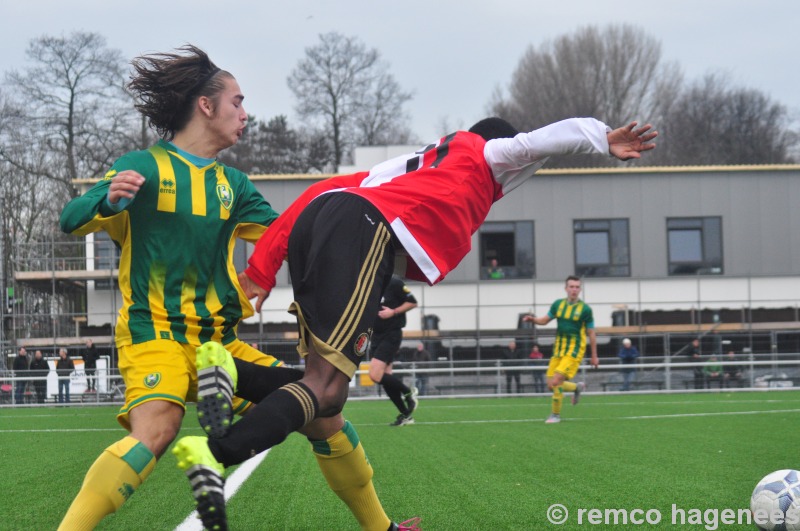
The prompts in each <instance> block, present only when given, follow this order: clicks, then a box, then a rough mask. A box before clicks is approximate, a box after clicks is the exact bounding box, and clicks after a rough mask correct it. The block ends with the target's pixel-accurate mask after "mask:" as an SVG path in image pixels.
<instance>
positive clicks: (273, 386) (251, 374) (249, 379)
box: [233, 358, 305, 404]
mask: <svg viewBox="0 0 800 531" xmlns="http://www.w3.org/2000/svg"><path fill="white" fill-rule="evenodd" d="M233 363H235V364H236V371H237V372H238V373H239V381H238V383H237V384H236V396H238V397H240V398H244V399H245V400H249V401H250V402H253V403H254V404H258V403H259V402H261V401H262V400H264V398H266V397H267V396H269V394H270V393H272V392H273V391H276V390H278V389H280V388H281V387H283V386H284V385H286V384H290V383H292V382H296V381H297V380H299V379H300V378H302V377H303V375H304V374H305V373H304V372H303V371H301V370H299V369H290V368H288V367H265V366H264V365H258V364H255V363H250V362H249V361H242V360H240V359H237V358H233Z"/></svg>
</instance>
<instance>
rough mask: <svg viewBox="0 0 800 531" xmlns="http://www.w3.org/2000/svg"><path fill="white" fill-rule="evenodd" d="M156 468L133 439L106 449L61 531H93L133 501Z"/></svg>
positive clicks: (149, 454)
mask: <svg viewBox="0 0 800 531" xmlns="http://www.w3.org/2000/svg"><path fill="white" fill-rule="evenodd" d="M155 465H156V458H155V456H154V455H153V453H152V452H151V451H150V450H148V449H147V447H146V446H145V445H143V444H142V443H140V442H139V441H137V440H136V439H134V438H133V437H130V436H129V437H125V438H124V439H121V440H119V441H117V442H115V443H114V444H112V445H111V446H109V447H108V448H106V449H105V450H104V451H103V453H102V454H100V457H98V458H97V460H95V462H94V464H92V466H91V467H90V468H89V471H88V472H87V473H86V477H85V478H84V480H83V485H82V486H81V490H80V492H78V495H77V496H75V499H74V500H73V501H72V505H70V507H69V510H68V511H67V514H66V515H65V516H64V520H63V521H62V522H61V525H60V526H59V527H58V529H59V531H80V530H84V529H86V530H92V529H94V528H95V527H96V526H97V524H98V523H100V520H102V519H103V518H104V517H105V516H106V515H108V514H111V513H113V512H115V511H116V510H117V509H119V508H120V506H121V505H122V504H123V503H124V502H125V500H127V499H128V498H130V496H131V494H133V493H134V491H135V490H136V489H137V488H138V487H139V485H141V484H142V482H143V481H144V480H145V478H147V476H148V475H150V472H152V470H153V467H155Z"/></svg>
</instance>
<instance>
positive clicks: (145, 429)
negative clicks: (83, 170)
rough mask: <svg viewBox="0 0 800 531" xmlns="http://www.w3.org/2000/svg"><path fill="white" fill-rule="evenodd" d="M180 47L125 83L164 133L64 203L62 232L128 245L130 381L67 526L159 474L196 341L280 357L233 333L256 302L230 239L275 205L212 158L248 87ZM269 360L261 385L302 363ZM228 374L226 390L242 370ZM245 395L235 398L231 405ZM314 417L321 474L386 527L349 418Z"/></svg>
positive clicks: (126, 372) (74, 526) (186, 394)
mask: <svg viewBox="0 0 800 531" xmlns="http://www.w3.org/2000/svg"><path fill="white" fill-rule="evenodd" d="M180 52H181V53H167V54H154V55H147V56H143V57H139V58H137V59H136V60H134V62H133V66H134V70H135V72H134V76H133V78H132V80H131V82H130V83H129V85H128V87H129V89H130V91H131V92H132V93H133V94H134V96H136V98H137V104H136V108H137V109H138V110H139V112H141V113H142V115H144V116H145V117H146V118H147V119H148V120H149V122H150V125H151V126H152V127H153V128H154V129H155V130H156V131H157V132H158V134H159V135H160V137H161V140H159V141H158V143H157V144H156V145H154V146H152V147H150V148H149V149H145V150H142V151H135V152H131V153H128V154H126V155H124V156H122V157H121V158H120V159H118V160H117V161H116V162H115V163H114V165H113V166H112V167H111V169H110V170H109V171H108V172H107V173H106V174H105V178H103V179H102V180H101V181H100V182H98V183H97V184H96V185H95V186H94V187H92V188H91V189H90V190H88V191H87V192H86V193H85V194H83V195H82V196H80V197H78V198H75V199H73V200H72V201H70V202H69V203H68V204H67V205H66V206H65V207H64V210H63V212H62V214H61V229H62V230H63V231H64V232H67V233H71V234H75V235H79V236H82V235H86V234H89V233H92V232H96V231H100V230H105V231H106V232H107V233H108V234H109V236H110V237H111V239H112V240H113V241H114V242H115V243H116V244H117V245H118V246H119V248H120V250H121V255H120V263H119V286H120V291H121V292H122V301H123V302H122V307H121V309H120V312H119V318H118V320H117V323H116V327H115V341H116V345H117V348H118V349H119V368H120V372H121V374H122V377H123V380H124V382H125V385H126V391H125V404H124V406H123V407H122V409H121V410H120V411H119V413H118V415H117V419H118V421H119V422H120V424H121V425H122V426H123V427H124V428H125V429H126V430H128V431H129V432H130V433H129V435H127V436H126V437H123V438H122V439H121V440H119V441H117V442H116V443H114V444H112V445H111V446H109V447H108V448H106V449H105V451H103V453H102V454H101V455H100V456H99V457H98V458H97V460H96V461H95V462H94V464H93V465H92V466H91V468H90V469H89V471H88V472H87V474H86V477H85V479H84V482H83V485H82V486H81V489H80V491H79V492H78V494H77V496H76V497H75V499H74V500H73V502H72V504H71V506H70V508H69V510H68V511H67V514H66V515H65V517H64V519H63V521H62V522H61V525H60V527H59V529H60V530H66V531H76V530H91V529H94V528H95V527H96V526H97V525H98V523H99V522H100V521H101V520H102V519H103V518H104V517H105V516H106V515H107V514H110V513H113V512H115V511H116V510H117V509H119V507H120V506H121V505H122V504H123V503H124V502H125V501H126V500H127V499H128V498H129V497H130V496H131V495H132V494H133V493H134V491H135V490H136V489H137V488H138V487H139V486H140V485H141V484H142V482H143V481H144V480H145V479H146V478H147V476H148V475H149V474H150V473H151V471H152V470H153V468H154V467H155V463H156V460H157V459H158V458H159V457H161V455H163V453H164V452H165V451H166V449H167V447H168V446H169V445H170V444H171V443H172V441H173V440H174V439H175V436H176V435H177V433H178V431H179V429H180V426H181V421H182V419H183V416H184V413H185V408H186V402H187V401H191V400H194V399H195V398H198V396H199V400H200V403H201V405H202V401H203V400H204V391H205V389H204V388H203V385H202V378H203V373H202V371H200V378H198V370H197V369H198V366H196V360H198V359H200V356H199V352H198V354H197V356H196V350H197V349H198V347H200V346H201V345H203V344H205V345H212V346H213V345H216V346H217V347H218V348H219V349H222V348H223V347H222V345H224V349H227V350H228V351H229V352H230V353H231V354H232V355H233V357H234V359H235V360H236V362H237V363H242V361H249V362H255V363H257V364H259V365H264V366H266V367H267V368H269V367H277V366H279V365H280V362H279V361H278V360H276V359H275V358H274V357H272V356H267V355H265V354H262V353H260V352H259V351H257V350H256V349H254V348H253V347H251V346H250V345H248V344H246V343H245V342H243V341H241V340H239V339H238V337H237V335H236V327H237V325H238V323H239V321H240V320H241V319H243V318H246V317H249V316H250V315H253V308H252V305H251V304H250V302H249V300H248V298H247V296H245V293H244V291H243V290H242V288H241V286H240V284H239V282H238V280H237V272H236V270H235V268H234V264H233V258H232V253H233V249H234V243H235V239H236V238H241V239H244V240H247V241H256V240H257V239H258V238H259V237H260V236H261V235H262V234H263V233H264V232H265V231H266V230H267V227H268V226H269V225H270V224H271V223H272V222H273V221H274V220H275V219H276V218H277V216H278V214H277V213H276V212H275V211H274V210H273V209H272V207H271V206H270V205H269V203H267V202H266V200H264V198H263V197H262V196H261V195H260V194H259V193H258V192H257V190H256V189H255V187H254V186H253V184H252V183H251V182H250V181H249V179H248V178H247V176H246V175H245V174H244V173H242V172H240V171H238V170H235V169H233V168H229V167H227V166H225V165H223V164H220V163H219V162H217V160H216V157H217V155H218V154H219V152H220V151H221V150H223V149H225V148H228V147H230V146H232V145H234V144H235V143H236V142H237V141H238V140H239V138H241V136H242V134H243V132H244V129H245V126H246V124H247V114H246V113H245V110H244V107H243V106H242V100H243V99H244V96H243V95H242V92H241V89H240V88H239V84H238V83H237V82H236V79H235V78H234V77H233V76H232V75H231V74H230V73H229V72H226V71H225V70H220V69H219V68H218V67H217V66H216V65H214V63H213V62H211V60H210V59H209V57H208V55H206V54H205V52H203V51H202V50H200V49H198V48H196V47H194V46H190V45H187V46H185V47H183V48H181V50H180ZM212 350H213V348H212ZM223 352H224V350H223ZM212 354H213V353H212ZM200 368H201V369H202V368H203V367H200ZM211 370H215V369H214V368H212V369H211ZM229 372H235V370H232V371H229ZM268 372H269V374H270V376H269V379H268V380H269V381H267V385H261V386H260V388H259V391H260V392H262V393H263V394H267V393H268V392H270V391H271V389H269V387H270V386H274V387H275V388H279V387H281V386H282V385H285V384H287V383H289V382H293V381H295V380H297V379H299V378H300V377H302V374H303V373H302V371H299V370H294V369H287V368H275V369H268ZM198 379H199V380H200V381H201V385H198ZM273 380H274V381H273ZM230 384H231V385H230V389H229V391H230V393H231V394H232V392H233V389H234V388H235V387H236V381H235V380H234V381H231V382H230ZM198 387H200V388H199V389H198ZM205 398H208V399H209V400H210V401H213V399H212V397H205ZM243 398H249V399H250V400H251V401H257V400H260V397H255V398H250V397H248V396H243ZM226 405H227V404H226ZM246 406H247V404H246V402H243V401H242V400H241V399H236V400H232V405H231V406H230V407H229V408H228V412H229V413H230V412H231V410H236V409H246ZM200 409H201V408H200V406H198V410H200ZM201 424H202V423H201ZM209 426H211V425H209ZM306 428H307V429H304V431H303V432H302V433H303V434H305V435H306V436H308V437H309V438H310V439H311V440H312V443H313V446H312V450H313V451H314V453H315V455H316V456H317V458H318V462H319V464H320V468H321V469H322V471H323V474H324V475H325V477H326V479H328V481H329V483H330V484H331V485H332V486H333V487H334V488H335V490H336V492H337V494H338V495H339V496H340V498H342V500H344V501H345V503H347V505H348V506H349V507H350V508H351V510H352V512H353V514H354V515H355V516H356V518H357V519H358V520H359V522H360V523H362V525H363V526H365V527H367V526H371V528H373V529H381V530H383V529H388V528H389V526H390V525H391V521H390V520H389V518H388V517H387V516H386V513H385V512H384V511H383V508H382V507H381V504H380V502H379V501H378V498H377V496H376V494H375V490H374V488H373V486H372V480H371V478H372V468H371V467H370V465H369V463H368V462H367V461H366V458H365V457H364V452H363V449H362V447H361V445H360V444H359V440H358V436H357V434H356V433H355V431H354V430H352V427H351V426H350V425H349V423H345V421H344V420H343V418H342V417H341V415H334V416H332V417H330V418H324V419H318V420H316V421H315V422H314V423H312V424H310V425H309V426H307V427H306ZM211 436H214V433H211ZM318 448H322V449H323V450H322V451H321V452H322V453H320V451H318V450H317V449H318ZM214 487H215V488H214V489H212V490H213V492H212V493H211V495H212V496H223V491H222V484H218V485H215V486H214ZM202 509H203V507H198V510H202ZM222 517H223V519H224V515H222ZM223 521H224V520H223ZM220 529H223V527H220Z"/></svg>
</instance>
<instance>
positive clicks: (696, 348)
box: [687, 338, 705, 389]
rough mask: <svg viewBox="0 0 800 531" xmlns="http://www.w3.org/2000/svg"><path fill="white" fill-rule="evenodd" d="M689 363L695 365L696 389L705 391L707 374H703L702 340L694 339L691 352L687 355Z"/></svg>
mask: <svg viewBox="0 0 800 531" xmlns="http://www.w3.org/2000/svg"><path fill="white" fill-rule="evenodd" d="M687 356H688V357H689V361H690V362H692V363H694V364H695V367H694V370H693V373H694V388H695V389H703V388H704V387H705V374H704V373H703V367H702V363H703V358H702V356H701V355H700V340H699V339H697V338H694V339H693V340H692V343H691V344H690V345H689V352H688V353H687Z"/></svg>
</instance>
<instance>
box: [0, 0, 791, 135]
mask: <svg viewBox="0 0 800 531" xmlns="http://www.w3.org/2000/svg"><path fill="white" fill-rule="evenodd" d="M3 4H4V5H3V7H2V9H0V49H2V51H3V53H2V58H0V70H2V71H3V72H5V71H7V70H9V69H11V68H21V67H23V66H24V65H25V60H26V58H25V50H26V47H27V45H28V42H29V41H30V39H32V38H35V37H39V36H42V35H54V36H56V35H64V34H68V33H69V32H72V31H78V30H80V31H91V32H97V33H100V34H101V35H103V36H104V37H105V38H106V39H107V43H108V45H109V46H110V47H112V48H117V49H119V50H120V51H121V52H122V54H123V55H124V56H125V57H126V58H128V59H130V58H132V57H134V56H136V55H140V54H142V53H149V52H160V51H168V50H170V49H173V48H175V47H177V46H180V45H181V44H184V43H187V42H191V43H192V44H195V45H197V46H200V47H201V48H203V49H205V50H206V51H207V52H209V54H210V55H211V57H212V58H213V60H214V61H215V62H216V63H217V64H218V65H219V66H220V67H222V68H225V69H227V70H229V71H231V72H232V73H233V74H234V75H235V76H236V78H237V79H238V80H239V83H240V85H241V86H242V89H243V90H244V93H245V96H246V99H245V108H246V109H247V111H248V112H249V113H251V114H254V115H256V116H257V117H258V118H260V119H268V118H271V117H273V116H275V115H278V114H286V115H287V116H289V119H290V124H291V123H296V117H295V115H294V110H293V106H294V100H293V97H292V95H291V92H290V91H289V89H288V88H287V85H286V78H287V77H288V75H289V73H290V71H291V70H292V69H293V68H294V67H295V65H296V64H297V63H298V61H299V60H300V59H301V58H302V57H303V55H304V50H305V48H307V47H309V46H313V45H315V44H316V43H317V42H318V40H319V38H318V36H319V34H321V33H326V32H329V31H338V32H340V33H342V34H344V35H348V36H350V35H354V36H357V37H358V38H359V39H361V41H362V42H363V43H364V44H365V45H367V46H368V47H370V48H377V49H378V50H379V51H380V52H381V55H382V57H383V59H384V60H385V61H386V62H388V63H389V66H390V71H391V72H392V74H393V75H394V76H395V78H396V79H397V81H398V82H399V83H400V85H401V87H402V88H403V89H404V90H407V91H411V92H412V93H413V95H414V98H413V99H412V100H411V102H410V103H409V104H408V106H407V109H408V111H409V113H410V115H411V126H412V131H413V132H414V133H415V134H416V135H417V136H419V137H420V139H421V140H429V139H431V138H433V137H436V136H438V135H439V133H441V132H442V131H441V128H442V125H443V123H444V122H446V124H447V125H448V126H449V127H450V128H455V127H461V126H469V125H470V124H471V123H472V122H474V121H476V120H477V119H480V118H482V117H483V116H484V115H485V113H486V107H487V104H488V102H489V100H490V97H491V95H492V93H493V91H494V90H495V89H496V88H498V87H500V88H505V87H506V86H507V85H508V82H509V80H510V79H511V74H512V72H513V71H514V69H515V67H516V65H517V63H518V62H519V59H520V57H521V56H522V54H523V53H524V52H525V50H526V49H527V47H528V46H529V45H535V46H539V45H540V44H542V43H543V42H545V41H548V40H552V39H553V38H556V37H559V36H561V35H564V34H567V33H572V32H574V31H575V30H576V29H578V28H580V27H584V26H587V25H592V24H593V25H598V26H600V27H603V26H605V25H607V24H618V23H629V24H632V25H634V26H636V27H637V28H640V29H642V30H643V31H644V32H645V33H647V34H648V35H649V36H651V37H653V38H655V39H656V40H658V41H659V42H660V43H661V45H662V57H663V60H665V61H674V62H677V63H678V64H679V65H680V66H681V68H682V69H683V71H684V73H685V76H686V79H687V80H694V79H699V78H700V77H702V76H703V75H704V74H706V73H709V72H722V73H725V74H727V75H728V76H729V77H730V80H731V81H732V83H733V84H734V85H736V86H740V87H747V88H754V89H758V90H760V91H762V92H764V93H765V94H767V95H768V96H769V97H771V98H772V99H773V100H775V101H777V102H780V103H782V104H785V105H787V106H788V107H789V108H790V109H791V110H793V111H794V112H800V68H798V60H797V54H798V49H800V46H799V45H800V31H799V30H798V22H799V21H800V3H798V2H797V0H767V1H764V2H755V1H745V0H692V1H688V0H673V1H671V2H658V3H656V2H637V3H631V2H611V1H604V0H577V1H569V2H565V1H551V2H543V1H534V0H519V1H517V0H513V1H511V0H494V1H491V2H490V1H486V0H483V1H476V0H436V1H427V2H419V1H416V0H405V1H404V2H386V1H384V0H357V1H349V0H343V1H341V2H333V1H323V0H317V1H307V0H289V1H286V0H283V1H280V2H274V1H269V0H262V1H259V2H249V1H241V0H240V1H238V2H209V1H206V0H194V1H188V0H170V1H163V0H162V1H160V2H155V1H153V0H140V1H137V2H117V1H114V0H112V1H109V0H69V1H64V0H28V1H23V2H12V1H11V0H5V1H4V2H3ZM631 118H635V119H649V117H631ZM612 125H613V124H612ZM656 125H657V124H656Z"/></svg>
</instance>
